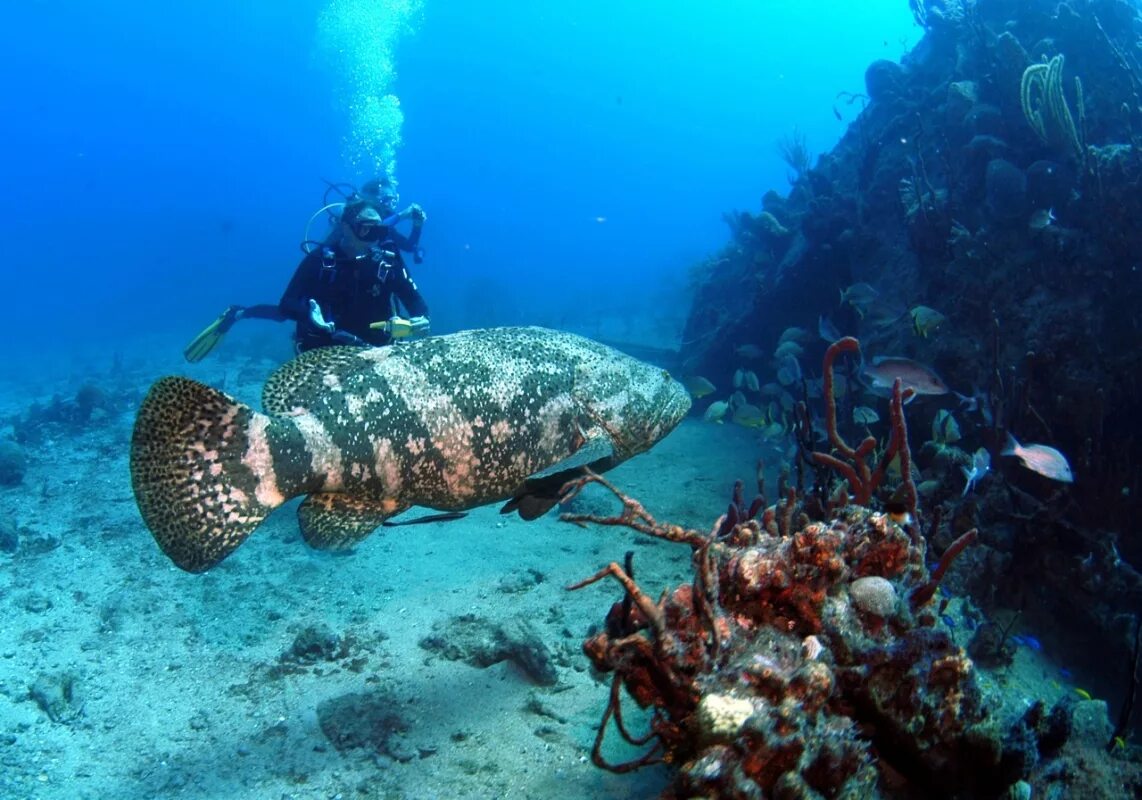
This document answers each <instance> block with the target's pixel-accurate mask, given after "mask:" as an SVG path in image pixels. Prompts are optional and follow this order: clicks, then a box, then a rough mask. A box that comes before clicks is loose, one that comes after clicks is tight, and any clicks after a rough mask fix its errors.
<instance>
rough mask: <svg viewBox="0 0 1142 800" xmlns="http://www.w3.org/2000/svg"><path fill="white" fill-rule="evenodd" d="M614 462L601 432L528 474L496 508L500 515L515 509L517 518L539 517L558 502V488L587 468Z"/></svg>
mask: <svg viewBox="0 0 1142 800" xmlns="http://www.w3.org/2000/svg"><path fill="white" fill-rule="evenodd" d="M613 465H614V447H613V446H612V445H611V440H610V438H609V437H607V436H605V435H601V434H599V435H595V436H591V437H589V438H588V439H587V440H586V441H585V442H584V443H583V446H582V447H580V448H579V449H578V450H576V451H575V452H574V453H572V454H571V455H570V456H568V457H567V458H565V459H563V460H562V461H560V462H559V463H557V464H552V465H551V466H550V467H548V468H547V469H545V470H543V471H542V472H537V473H536V474H534V475H531V476H528V478H527V479H526V480H524V482H523V483H521V484H520V485H519V488H517V489H516V490H515V492H514V493H513V494H512V496H511V499H510V500H508V501H507V502H506V503H504V505H503V506H502V507H501V508H500V513H501V514H510V513H512V512H513V511H516V512H519V516H520V518H521V519H525V520H533V519H538V518H539V517H542V516H543V515H544V514H546V513H547V512H548V511H550V510H551V509H552V508H553V507H554V506H555V504H556V503H558V502H559V497H560V494H561V492H560V490H561V489H562V488H563V487H564V485H566V484H567V483H568V482H569V481H573V480H576V479H578V478H581V477H583V475H584V474H586V472H587V470H588V469H589V470H591V471H592V472H606V471H607V470H608V469H610V468H611V467H612V466H613Z"/></svg>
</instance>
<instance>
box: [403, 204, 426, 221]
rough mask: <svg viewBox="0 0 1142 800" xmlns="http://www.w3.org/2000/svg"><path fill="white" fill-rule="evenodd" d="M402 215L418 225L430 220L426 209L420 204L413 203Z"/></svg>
mask: <svg viewBox="0 0 1142 800" xmlns="http://www.w3.org/2000/svg"><path fill="white" fill-rule="evenodd" d="M400 215H401V216H402V217H403V218H405V219H411V220H412V221H413V223H414V224H416V225H423V224H424V221H425V220H426V219H428V214H426V213H424V209H423V208H421V207H420V204H418V203H413V204H412V205H410V206H409V207H408V208H406V209H405V210H404V211H402V212H400Z"/></svg>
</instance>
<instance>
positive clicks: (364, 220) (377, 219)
mask: <svg viewBox="0 0 1142 800" xmlns="http://www.w3.org/2000/svg"><path fill="white" fill-rule="evenodd" d="M341 230H342V233H343V234H344V235H345V237H346V238H345V239H344V241H348V242H351V243H353V244H355V245H357V249H362V248H364V247H366V246H368V245H371V244H376V243H377V242H378V241H380V240H381V238H382V237H383V236H384V234H385V226H384V220H383V218H382V217H381V212H379V211H378V210H377V208H376V206H375V205H374V204H373V203H372V202H371V201H368V200H364V199H361V200H353V201H350V202H348V203H346V204H345V210H344V211H342V212H341Z"/></svg>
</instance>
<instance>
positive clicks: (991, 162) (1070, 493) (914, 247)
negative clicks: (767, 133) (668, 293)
mask: <svg viewBox="0 0 1142 800" xmlns="http://www.w3.org/2000/svg"><path fill="white" fill-rule="evenodd" d="M911 7H912V9H913V13H914V16H915V18H916V21H917V23H918V24H919V25H921V26H922V27H923V28H924V30H925V34H924V37H923V39H922V40H921V42H920V43H919V44H918V45H917V46H916V47H915V48H913V50H912V51H911V52H909V53H908V54H907V55H905V56H904V57H903V58H902V60H901V63H900V64H892V63H889V62H885V61H879V62H876V63H874V64H872V65H870V67H869V69H868V71H867V73H866V75H865V87H864V88H865V90H866V91H867V95H864V94H861V95H856V94H852V93H841V94H840V95H838V103H837V104H835V107H834V111H835V112H836V113H837V114H838V116H841V115H842V112H845V109H851V111H849V112H845V113H846V115H847V114H850V113H852V112H859V113H856V115H855V118H854V119H853V121H852V123H851V124H850V125H849V127H848V129H847V131H846V133H845V135H844V136H843V138H842V139H841V141H840V142H839V144H838V145H837V146H836V147H835V148H834V149H833V150H832V151H831V152H828V153H825V154H823V155H821V157H820V158H819V159H818V160H817V162H816V163H815V164H814V165H813V166H812V167H810V168H808V169H807V170H805V171H804V173H803V174H801V175H799V176H798V178H797V180H796V182H795V183H794V185H793V186H792V188H791V190H790V192H789V194H788V196H787V197H779V196H776V195H774V194H772V193H771V194H768V195H766V196H765V198H764V199H763V201H762V203H761V207H760V208H759V209H750V210H748V211H743V212H740V213H739V215H738V231H739V233H740V235H735V236H734V238H733V239H732V240H731V241H730V242H728V243H727V244H726V246H725V247H724V249H723V250H722V251H721V252H720V253H719V254H718V255H717V257H714V258H711V259H710V260H709V262H708V264H707V267H706V269H705V271H704V273H703V274H699V275H697V276H696V277H697V291H696V297H695V301H694V304H693V307H692V310H691V315H690V318H689V321H688V323H687V328H686V330H685V331H684V333H683V336H682V340H683V341H684V342H685V343H686V345H685V347H684V348H683V352H682V353H681V356H682V359H683V362H684V363H685V365H686V368H687V370H689V371H692V372H693V373H694V374H701V375H703V376H704V377H706V378H707V379H709V380H710V381H712V382H713V383H714V384H715V385H728V384H729V380H730V376H731V375H733V374H734V371H735V370H736V369H739V368H740V367H741V363H742V358H741V356H740V355H739V354H740V353H741V352H743V351H744V350H747V349H748V350H750V351H753V352H758V353H763V354H764V353H767V352H770V351H771V349H772V347H773V346H774V344H775V343H779V342H780V341H781V336H782V332H783V331H785V330H788V329H791V328H800V329H812V328H813V325H814V322H816V321H817V320H818V319H820V320H822V321H824V322H827V323H828V324H827V325H823V326H821V327H822V330H824V331H826V332H827V333H828V335H826V334H825V333H823V334H822V336H823V338H824V339H825V341H809V342H802V346H803V347H804V354H803V356H802V355H801V354H798V356H797V358H799V359H802V360H801V363H803V364H811V363H814V362H816V363H820V362H819V361H817V359H818V358H819V357H820V356H821V354H822V353H823V352H824V350H825V348H826V347H828V346H829V343H831V342H834V341H836V340H837V339H838V338H841V337H844V336H846V335H853V336H859V338H860V340H861V342H862V345H863V349H864V351H865V352H864V356H865V358H867V359H869V360H870V361H871V360H872V359H873V358H875V357H876V356H879V355H885V356H892V357H906V358H909V359H912V360H914V361H917V362H922V363H924V364H926V365H929V366H931V367H932V368H934V369H935V371H936V372H938V374H939V375H940V376H941V377H942V378H943V379H944V380H945V381H946V384H947V386H948V387H949V388H950V389H952V390H953V391H955V392H958V393H959V397H956V395H953V394H951V393H949V394H948V395H947V396H946V397H944V398H943V399H937V398H930V399H927V400H923V401H919V402H917V403H916V404H914V405H912V406H910V407H909V408H910V413H913V414H927V415H931V414H933V413H935V408H933V407H934V406H938V407H939V408H940V410H942V411H944V412H947V413H955V414H956V415H957V417H958V425H959V433H960V434H962V441H961V442H960V443H959V444H958V445H957V444H954V443H953V442H950V441H944V442H936V443H934V444H933V446H932V447H925V448H924V450H923V452H922V453H921V454H920V457H919V458H918V459H917V462H918V463H916V464H915V466H916V467H918V468H919V470H920V472H919V473H918V474H917V475H916V476H915V484H916V486H917V489H918V491H919V487H921V486H923V487H924V491H923V492H920V496H921V499H922V500H923V503H922V506H923V509H924V510H926V511H928V512H929V520H931V524H930V525H928V526H926V527H925V533H926V534H928V535H929V537H930V540H931V542H932V543H933V544H934V545H936V546H939V547H940V548H941V549H942V548H944V547H946V546H947V545H948V544H950V543H951V542H952V541H954V540H955V539H957V538H958V537H960V536H962V535H963V534H965V533H966V532H967V531H969V530H971V529H973V528H978V530H979V533H978V541H977V544H976V546H974V547H972V548H971V550H970V551H969V554H968V555H967V556H966V558H968V559H970V560H972V561H973V562H974V565H973V566H974V567H975V568H974V569H973V573H974V574H973V576H971V577H970V578H969V579H966V581H965V583H964V584H963V588H964V589H966V590H969V591H970V592H971V593H972V595H973V597H974V599H975V600H976V601H977V602H978V603H979V605H980V606H981V607H982V608H983V610H984V611H985V613H986V614H988V615H990V616H991V617H993V618H995V619H1008V618H1010V616H1011V615H1012V614H1014V613H1017V612H1020V611H1021V612H1022V614H1023V616H1022V624H1023V625H1024V626H1026V627H1027V628H1029V629H1032V630H1034V631H1036V633H1037V635H1040V636H1044V637H1047V640H1046V641H1045V642H1044V644H1045V647H1046V648H1047V649H1048V650H1050V651H1051V652H1052V653H1054V654H1064V653H1065V654H1066V663H1065V664H1061V665H1060V666H1065V667H1066V668H1067V669H1068V671H1069V672H1070V673H1072V674H1073V675H1074V676H1075V680H1076V681H1079V682H1081V684H1082V685H1085V686H1087V687H1089V688H1090V689H1091V691H1093V692H1095V693H1097V694H1100V695H1104V696H1107V697H1108V698H1110V705H1111V708H1112V709H1117V708H1120V707H1123V705H1124V704H1128V703H1129V693H1128V692H1124V691H1123V689H1124V681H1123V680H1122V678H1121V676H1120V675H1119V673H1118V669H1117V665H1119V664H1123V663H1125V662H1126V661H1127V660H1128V657H1129V655H1130V653H1131V652H1132V643H1133V636H1132V634H1133V631H1134V628H1135V620H1136V619H1137V616H1138V608H1139V598H1140V597H1142V537H1139V536H1137V535H1134V534H1133V531H1134V528H1135V520H1137V519H1138V518H1139V516H1140V515H1142V469H1140V467H1139V465H1140V464H1142V436H1140V435H1139V419H1140V418H1142V417H1140V411H1142V407H1140V403H1139V397H1140V396H1142V395H1140V394H1139V392H1138V391H1137V387H1136V385H1135V384H1136V382H1137V376H1138V375H1139V374H1142V348H1140V347H1139V346H1138V329H1137V324H1136V319H1137V309H1138V308H1139V306H1142V270H1139V269H1138V254H1139V253H1140V252H1142V226H1139V225H1138V224H1137V221H1138V219H1139V218H1140V217H1142V192H1140V191H1139V187H1140V186H1142V102H1140V99H1142V63H1140V62H1139V60H1138V57H1137V43H1138V40H1139V37H1140V35H1142V15H1140V14H1139V10H1138V7H1137V4H1136V3H1130V2H1126V0H1067V2H1055V0H1027V2H1020V3H1013V2H1006V1H1003V0H986V1H983V2H972V3H968V2H947V3H945V2H937V1H936V0H914V1H913V2H912V3H911ZM846 99H847V100H848V102H847V103H845V102H844V101H845V100H846ZM857 100H859V101H860V104H859V106H857V105H855V101H857ZM763 213H768V214H770V215H772V216H773V217H775V218H776V219H778V220H779V221H780V223H781V226H782V228H783V229H784V230H786V231H788V233H787V234H786V235H784V236H783V237H782V239H781V240H780V247H775V246H774V245H773V243H772V241H770V240H766V239H765V238H764V237H762V236H761V235H759V234H758V233H757V230H758V229H759V228H760V227H761V222H760V215H762V214H763ZM854 285H860V286H867V287H869V288H871V289H872V290H873V295H874V299H873V300H872V301H871V302H869V303H868V304H866V305H864V306H862V307H856V306H854V305H853V304H849V303H845V302H843V301H841V302H838V289H842V290H843V289H844V288H845V287H851V286H854ZM918 306H922V307H926V308H931V309H937V310H939V311H940V312H941V313H942V314H943V315H945V316H946V320H945V321H944V323H943V324H942V325H941V326H940V327H939V329H938V330H937V331H935V332H933V333H932V334H931V335H926V336H925V335H917V332H916V331H915V330H914V329H913V326H912V325H911V324H910V319H909V314H908V309H909V308H916V307H918ZM834 332H835V334H836V335H832V334H833V333H834ZM787 362H788V358H782V359H778V360H776V361H775V362H771V364H770V365H769V366H772V367H773V374H774V377H775V378H776V380H777V382H778V383H780V384H781V386H782V387H784V390H786V391H788V392H789V393H790V395H791V396H792V399H793V400H794V401H800V402H804V403H805V406H806V410H805V412H804V413H803V415H802V420H803V431H802V433H803V436H802V435H799V439H800V444H801V449H802V451H806V450H807V451H809V452H812V451H813V450H814V449H817V448H821V445H820V444H819V438H813V437H814V436H815V434H816V433H817V432H818V431H819V430H820V429H821V427H822V426H821V425H820V423H819V419H818V418H817V417H818V416H819V415H820V405H821V404H822V402H821V401H822V400H823V401H824V402H828V401H829V398H830V396H831V391H829V390H825V391H823V392H822V391H821V389H819V388H816V389H815V387H814V382H816V381H819V380H820V376H819V375H815V374H813V373H812V372H811V371H810V370H808V369H806V370H805V374H804V380H803V381H796V382H795V381H786V380H782V377H781V376H782V370H784V371H785V372H786V373H788V372H789V369H788V365H787ZM752 368H753V369H755V371H757V372H758V373H759V380H760V382H761V383H762V385H766V381H767V380H769V377H768V376H767V375H766V374H765V372H764V368H765V365H764V364H762V365H759V364H754V365H753V366H752ZM854 376H855V370H854V372H850V374H849V375H848V377H854ZM850 388H851V386H850ZM814 389H815V391H816V392H820V394H814V393H813V390H814ZM853 394H854V392H849V393H848V394H847V395H845V396H844V399H843V400H841V401H840V402H842V403H843V404H844V406H845V407H844V409H843V410H844V411H845V412H849V413H851V411H852V410H853V407H855V406H857V405H858V404H860V403H868V404H869V405H874V404H875V402H876V401H874V400H868V399H853V397H852V395H853ZM822 395H823V396H822ZM818 398H820V399H818ZM749 399H750V402H753V398H749ZM924 403H927V404H928V405H927V407H926V408H925V407H923V404H924ZM826 411H827V409H826ZM849 413H845V414H843V415H840V420H839V421H838V422H837V423H836V432H837V433H838V434H844V435H845V436H848V437H849V441H852V442H854V444H853V445H852V446H851V448H850V449H851V450H853V451H860V452H861V455H862V457H863V458H865V459H866V465H867V468H868V474H869V476H870V477H871V476H872V475H874V474H875V473H874V470H875V468H876V467H877V466H878V465H877V463H876V462H873V461H872V460H871V455H872V454H871V452H865V451H863V450H861V448H862V447H866V445H864V444H863V441H864V439H865V437H866V436H867V435H868V434H866V433H865V431H864V430H862V429H861V428H859V427H855V426H851V425H849V423H848V417H849ZM881 416H882V417H883V415H881ZM886 432H887V431H885V430H884V429H883V428H881V429H876V428H874V429H873V430H872V435H874V436H876V437H878V438H879V439H883V438H885V437H884V434H885V433H886ZM1009 432H1010V433H1012V434H1014V435H1015V436H1016V437H1017V438H1019V439H1021V440H1030V441H1034V442H1041V443H1044V444H1049V445H1050V446H1051V447H1054V448H1057V449H1058V450H1059V451H1061V452H1062V453H1064V454H1066V456H1067V458H1068V459H1069V460H1070V464H1071V466H1072V467H1073V469H1074V476H1075V480H1074V483H1073V484H1071V485H1067V486H1060V485H1058V484H1054V483H1052V482H1050V481H1047V480H1045V479H1044V478H1042V477H1041V476H1040V475H1037V474H1035V473H1034V472H1031V471H1029V470H1026V469H1023V468H1022V467H1020V466H1019V465H1018V463H1017V462H1015V461H1014V460H1013V459H1005V458H1001V457H1000V456H1001V451H1002V448H1003V447H1004V443H1005V440H1006V437H1007V434H1008V433H1009ZM857 436H859V437H860V438H856V437H857ZM837 438H838V437H837V436H834V435H833V433H832V432H830V434H829V437H828V440H827V445H825V446H824V447H823V449H824V452H821V453H819V454H816V453H814V455H813V460H812V461H811V462H810V463H811V464H812V465H814V466H816V467H826V468H829V469H830V470H831V473H830V474H840V475H841V476H842V477H843V478H844V479H846V481H845V482H846V483H847V487H846V491H847V493H848V495H849V497H850V498H851V499H854V500H857V501H858V502H866V501H867V500H868V499H869V498H868V497H865V496H864V495H866V494H868V493H869V492H868V488H869V486H868V480H867V479H866V478H865V476H864V473H863V468H862V467H861V466H860V465H859V464H858V463H856V462H855V459H853V458H851V457H850V456H848V455H846V453H845V449H844V448H845V447H846V445H844V444H843V442H844V440H843V439H841V440H840V443H838V441H837ZM960 448H963V449H962V450H961V449H960ZM980 449H982V450H983V451H984V452H985V453H987V454H988V455H989V457H990V471H989V472H988V474H987V477H986V479H985V480H983V481H982V482H977V483H976V484H975V486H974V488H973V489H972V490H971V491H970V492H969V491H966V490H965V485H964V478H963V472H962V471H961V468H964V469H966V468H970V465H971V454H972V453H973V452H978V451H979V450H980ZM918 452H919V451H918ZM838 454H840V455H841V456H842V460H843V461H845V462H847V466H848V467H850V468H851V469H852V470H853V474H846V473H844V472H843V471H842V470H841V469H839V468H838V466H837V465H835V464H832V463H830V459H831V458H836V457H837V455H838ZM819 471H820V470H814V473H817V472H819ZM907 474H908V471H907V470H904V471H903V472H902V475H907ZM813 477H814V478H816V479H819V475H817V474H814V476H813ZM977 477H978V475H977ZM878 480H879V479H878ZM858 494H860V495H861V496H858ZM872 499H874V500H875V498H872ZM937 513H938V514H939V518H937V517H936V514H937ZM983 649H984V650H988V648H983ZM1002 649H1003V647H1000V648H999V650H1002ZM997 655H999V656H1000V657H1001V656H1002V654H1001V653H997ZM1107 665H1114V668H1112V669H1111V670H1109V671H1108V669H1107ZM1135 717H1137V715H1135ZM1137 732H1138V727H1137V724H1136V721H1135V723H1133V724H1132V725H1131V726H1130V731H1129V732H1128V736H1127V738H1130V736H1131V735H1132V736H1137Z"/></svg>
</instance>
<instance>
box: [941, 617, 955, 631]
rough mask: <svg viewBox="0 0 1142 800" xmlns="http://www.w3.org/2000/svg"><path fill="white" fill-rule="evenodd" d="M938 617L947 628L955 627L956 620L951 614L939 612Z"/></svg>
mask: <svg viewBox="0 0 1142 800" xmlns="http://www.w3.org/2000/svg"><path fill="white" fill-rule="evenodd" d="M940 619H942V620H943V621H944V624H945V625H947V626H948V627H949V628H954V627H956V621H955V620H954V619H953V618H952V615H951V614H941V615H940Z"/></svg>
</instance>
